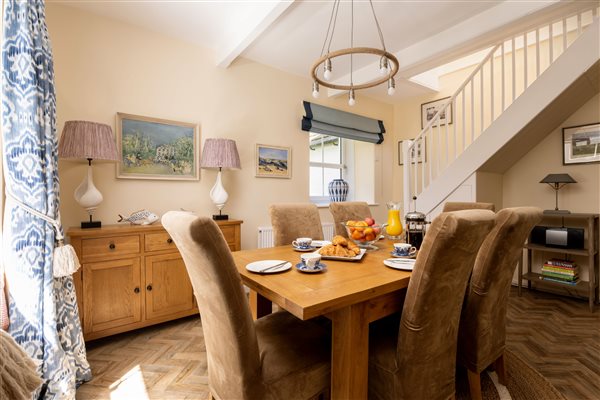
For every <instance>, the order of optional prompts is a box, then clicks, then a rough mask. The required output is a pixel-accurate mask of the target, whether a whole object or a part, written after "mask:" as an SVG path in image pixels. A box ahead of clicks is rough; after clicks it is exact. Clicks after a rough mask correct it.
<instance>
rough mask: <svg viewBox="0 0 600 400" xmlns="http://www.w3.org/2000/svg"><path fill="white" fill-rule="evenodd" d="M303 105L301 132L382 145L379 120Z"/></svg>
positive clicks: (315, 105)
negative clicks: (303, 114)
mask: <svg viewBox="0 0 600 400" xmlns="http://www.w3.org/2000/svg"><path fill="white" fill-rule="evenodd" d="M303 105H304V113H305V114H306V116H304V117H302V130H303V131H307V132H314V133H320V134H323V135H330V136H337V137H341V138H345V139H352V140H359V141H361V142H369V143H376V144H380V143H383V134H384V133H385V127H384V126H383V121H381V120H377V119H372V118H367V117H363V116H362V115H357V114H352V113H349V112H345V111H340V110H336V109H335V108H330V107H325V106H321V105H319V104H314V103H309V102H308V101H304V102H303Z"/></svg>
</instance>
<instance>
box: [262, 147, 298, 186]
mask: <svg viewBox="0 0 600 400" xmlns="http://www.w3.org/2000/svg"><path fill="white" fill-rule="evenodd" d="M256 176H257V177H259V178H291V177H292V149H291V148H290V147H279V146H269V145H265V144H257V145H256Z"/></svg>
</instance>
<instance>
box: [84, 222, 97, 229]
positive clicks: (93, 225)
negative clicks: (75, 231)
mask: <svg viewBox="0 0 600 400" xmlns="http://www.w3.org/2000/svg"><path fill="white" fill-rule="evenodd" d="M101 227H102V221H81V229H89V228H101Z"/></svg>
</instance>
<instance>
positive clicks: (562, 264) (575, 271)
mask: <svg viewBox="0 0 600 400" xmlns="http://www.w3.org/2000/svg"><path fill="white" fill-rule="evenodd" d="M541 279H543V280H545V281H551V282H558V283H564V284H567V285H577V282H579V267H578V266H577V265H576V264H575V263H574V262H573V261H570V260H559V259H556V258H553V259H551V260H548V261H546V262H545V263H544V266H543V267H542V276H541Z"/></svg>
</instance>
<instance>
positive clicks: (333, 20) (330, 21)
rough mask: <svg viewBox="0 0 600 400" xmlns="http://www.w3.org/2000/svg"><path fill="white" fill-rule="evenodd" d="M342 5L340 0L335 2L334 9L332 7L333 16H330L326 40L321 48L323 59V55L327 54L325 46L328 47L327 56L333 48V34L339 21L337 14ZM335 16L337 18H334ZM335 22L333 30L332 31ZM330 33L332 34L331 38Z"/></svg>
mask: <svg viewBox="0 0 600 400" xmlns="http://www.w3.org/2000/svg"><path fill="white" fill-rule="evenodd" d="M339 6H340V3H339V0H335V1H334V2H333V7H331V15H330V16H329V25H328V26H327V34H326V35H325V40H324V41H323V47H322V48H321V57H323V53H324V52H325V46H327V54H329V49H330V48H331V41H332V40H333V32H334V31H335V23H336V21H337V12H338V9H339ZM334 14H335V16H334ZM332 22H333V29H332ZM329 32H331V36H329ZM327 39H329V44H327Z"/></svg>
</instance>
